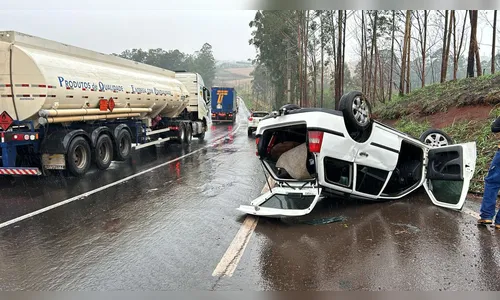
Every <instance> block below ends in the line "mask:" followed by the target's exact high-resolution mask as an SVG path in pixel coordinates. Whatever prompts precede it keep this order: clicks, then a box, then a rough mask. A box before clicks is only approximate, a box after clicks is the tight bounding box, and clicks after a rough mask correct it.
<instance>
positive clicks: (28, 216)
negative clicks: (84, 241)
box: [0, 124, 240, 229]
mask: <svg viewBox="0 0 500 300" xmlns="http://www.w3.org/2000/svg"><path fill="white" fill-rule="evenodd" d="M239 128H240V124H238V126H236V128H235V129H233V131H231V132H230V133H226V134H224V135H223V136H221V137H218V138H216V139H215V140H214V141H213V142H210V143H209V144H208V145H206V146H204V147H202V148H200V149H197V150H195V151H193V152H189V153H187V154H184V155H182V156H179V157H177V158H175V159H172V160H169V161H167V162H164V163H162V164H159V165H157V166H154V167H152V168H149V169H146V170H143V171H141V172H139V173H135V174H132V175H130V176H128V177H125V178H123V179H120V180H117V181H114V182H112V183H109V184H106V185H104V186H101V187H99V188H97V189H94V190H91V191H88V192H85V193H82V194H80V195H77V196H74V197H71V198H69V199H66V200H63V201H61V202H57V203H55V204H52V205H49V206H46V207H44V208H41V209H39V210H35V211H34V212H31V213H28V214H25V215H22V216H20V217H17V218H14V219H11V220H9V221H5V222H3V223H0V229H1V228H4V227H7V226H9V225H12V224H14V223H18V222H21V221H23V220H26V219H28V218H31V217H34V216H36V215H39V214H41V213H44V212H46V211H49V210H52V209H54V208H57V207H59V206H62V205H65V204H68V203H70V202H73V201H76V200H80V199H83V198H86V197H88V196H90V195H93V194H95V193H98V192H100V191H103V190H106V189H109V188H110V187H113V186H115V185H118V184H120V183H123V182H126V181H129V180H131V179H133V178H135V177H138V176H141V175H143V174H146V173H148V172H151V171H153V170H156V169H158V168H161V167H164V166H166V165H169V164H171V163H173V162H176V161H178V160H181V159H183V158H186V157H188V156H191V155H193V154H195V153H198V152H200V151H202V150H204V149H206V148H209V147H212V146H213V145H215V143H216V142H217V141H219V140H221V139H223V138H225V137H226V136H227V135H229V134H234V133H235V132H237V131H238V129H239Z"/></svg>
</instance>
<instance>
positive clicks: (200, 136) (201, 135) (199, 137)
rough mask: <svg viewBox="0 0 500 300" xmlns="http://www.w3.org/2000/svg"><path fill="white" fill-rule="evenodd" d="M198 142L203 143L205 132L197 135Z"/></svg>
mask: <svg viewBox="0 0 500 300" xmlns="http://www.w3.org/2000/svg"><path fill="white" fill-rule="evenodd" d="M197 137H198V140H200V141H203V140H204V139H205V131H203V132H202V133H200V134H198V136H197Z"/></svg>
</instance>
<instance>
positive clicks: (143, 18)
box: [0, 0, 492, 61]
mask: <svg viewBox="0 0 500 300" xmlns="http://www.w3.org/2000/svg"><path fill="white" fill-rule="evenodd" d="M1 1H2V2H3V1H7V6H6V7H7V9H4V10H0V30H15V31H20V32H23V33H27V34H32V35H35V36H40V37H43V38H48V39H51V40H55V41H58V42H62V43H66V44H70V45H75V46H79V47H83V48H87V49H90V50H94V51H99V52H103V53H113V52H115V53H119V52H121V51H123V50H125V49H130V48H143V49H149V48H163V49H168V50H171V49H179V50H180V51H182V52H186V53H193V52H194V51H196V50H199V49H200V48H201V46H202V45H203V43H205V42H208V43H210V44H211V45H212V47H213V51H214V56H215V58H216V59H217V60H247V59H248V58H251V59H253V58H254V57H255V53H256V51H255V48H254V47H253V46H251V45H249V44H248V40H249V39H250V38H251V32H252V29H251V28H250V27H249V26H248V23H249V22H250V21H251V20H252V19H253V17H254V16H255V11H254V10H231V6H230V4H229V2H228V4H227V5H228V6H227V9H225V10H224V9H217V10H207V7H208V8H210V3H211V1H208V0H206V1H205V0H203V1H199V5H193V4H192V3H193V2H195V1H198V0H190V1H187V0H183V1H184V2H183V1H177V2H176V4H175V6H171V3H173V2H172V1H173V0H163V1H160V0H142V1H137V0H87V3H86V4H87V5H86V6H84V5H83V2H63V1H57V0H43V1H40V0H24V1H23V0H1ZM99 1H100V2H102V4H99V5H97V4H98V3H100V2H99ZM143 1H146V2H147V1H149V3H145V2H143ZM169 1H170V3H169ZM224 1H236V0H219V2H224ZM242 1H243V0H242ZM152 2H154V3H156V4H155V5H152V4H151V3H152ZM243 2H244V1H243ZM41 3H43V5H44V7H46V8H40V5H39V4H41ZM183 3H184V4H183ZM62 4H65V5H62ZM70 4H73V5H70ZM132 4H133V5H132ZM141 4H142V5H141ZM220 4H221V3H219V5H216V6H217V7H216V8H220V7H221V5H220ZM133 7H137V10H130V9H131V8H133ZM153 7H156V8H157V9H152V8H153ZM189 7H196V8H197V10H179V8H182V9H188V8H189ZM70 8H72V10H64V9H70ZM167 8H173V9H175V10H167ZM28 9H29V10H28ZM489 19H490V20H492V13H491V12H489ZM353 22H354V21H353V20H350V21H348V23H349V31H350V32H348V34H347V38H346V54H347V55H346V56H347V57H346V60H347V61H352V60H358V59H359V55H357V53H358V52H359V45H358V43H357V41H356V39H355V38H354V35H355V33H356V32H359V30H358V28H357V27H356V25H355V23H353ZM460 22H461V21H460ZM467 23H468V22H467ZM479 23H480V24H479V26H478V27H479V28H478V41H479V43H480V48H481V49H480V52H481V55H482V57H484V56H487V55H489V54H488V53H491V48H490V47H491V46H490V45H491V36H492V30H491V25H490V24H487V23H486V22H485V21H484V19H483V20H482V18H481V17H480V19H479ZM459 26H460V25H459ZM466 47H467V49H468V45H466Z"/></svg>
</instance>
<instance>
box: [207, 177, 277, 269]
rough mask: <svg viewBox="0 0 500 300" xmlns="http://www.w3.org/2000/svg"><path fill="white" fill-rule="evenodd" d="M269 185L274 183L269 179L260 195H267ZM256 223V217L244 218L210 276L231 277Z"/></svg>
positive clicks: (257, 219) (248, 216)
mask: <svg viewBox="0 0 500 300" xmlns="http://www.w3.org/2000/svg"><path fill="white" fill-rule="evenodd" d="M269 185H271V187H273V186H274V185H275V181H274V180H273V179H272V178H271V177H269V178H268V179H267V183H266V184H265V185H264V187H263V188H262V191H261V194H264V193H267V192H268V191H269ZM258 221H259V218H258V217H256V216H253V215H247V216H246V218H245V220H244V221H243V224H241V227H240V229H239V230H238V232H237V233H236V235H235V237H234V239H233V241H232V242H231V244H230V245H229V247H228V248H227V250H226V253H224V255H223V256H222V258H221V260H220V262H219V264H217V267H215V270H214V271H213V273H212V276H217V277H231V276H233V273H234V271H235V270H236V267H237V266H238V263H239V262H240V259H241V257H242V256H243V253H244V252H245V249H246V247H247V245H248V242H249V241H250V238H251V237H252V234H253V232H254V231H255V227H257V223H258Z"/></svg>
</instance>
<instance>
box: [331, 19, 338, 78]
mask: <svg viewBox="0 0 500 300" xmlns="http://www.w3.org/2000/svg"><path fill="white" fill-rule="evenodd" d="M331 17H332V18H331V22H332V28H331V29H332V31H331V32H332V49H333V51H332V52H333V69H334V70H337V50H336V49H337V46H336V42H335V15H334V14H333V11H332V12H331Z"/></svg>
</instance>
